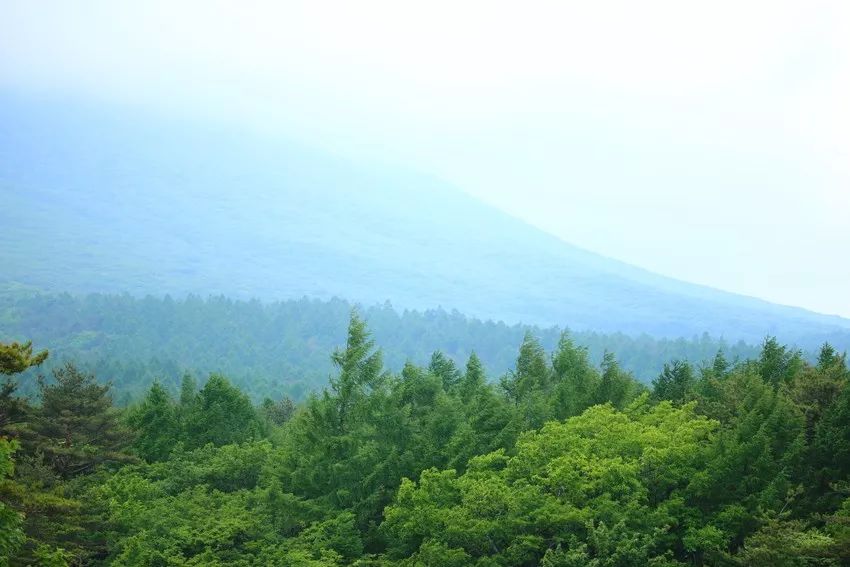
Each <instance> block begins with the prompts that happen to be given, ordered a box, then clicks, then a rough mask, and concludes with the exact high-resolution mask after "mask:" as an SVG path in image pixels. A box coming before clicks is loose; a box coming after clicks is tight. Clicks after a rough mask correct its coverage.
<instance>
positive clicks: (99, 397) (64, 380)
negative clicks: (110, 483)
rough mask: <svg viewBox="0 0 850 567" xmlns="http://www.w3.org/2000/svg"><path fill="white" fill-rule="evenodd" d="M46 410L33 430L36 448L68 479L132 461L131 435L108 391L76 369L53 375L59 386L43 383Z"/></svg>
mask: <svg viewBox="0 0 850 567" xmlns="http://www.w3.org/2000/svg"><path fill="white" fill-rule="evenodd" d="M39 398H40V400H41V407H40V408H39V411H38V412H37V413H36V414H35V415H34V416H33V419H32V420H31V424H30V428H31V429H30V430H31V434H32V436H33V437H34V440H33V442H32V443H33V444H34V445H37V446H38V447H39V450H40V451H41V453H42V454H43V456H44V460H45V462H46V463H47V464H48V465H49V466H50V467H51V468H52V469H53V470H54V471H55V472H56V474H57V475H58V476H59V477H60V478H63V479H68V478H72V477H74V476H77V475H79V474H83V473H86V472H88V471H91V470H92V469H93V468H94V467H95V466H96V465H99V464H104V463H118V462H123V461H127V460H129V458H128V456H127V455H126V454H125V453H124V452H123V449H124V448H125V447H126V446H127V444H128V443H129V437H130V435H129V432H128V431H127V430H126V429H125V428H124V427H122V425H121V423H120V421H119V416H118V412H117V411H116V410H115V408H113V406H112V398H111V396H110V394H109V386H108V385H100V384H98V383H97V382H96V381H95V378H94V376H93V375H91V374H87V373H84V372H81V371H80V370H78V369H77V367H76V366H74V365H73V364H71V363H66V364H65V365H64V366H63V367H61V368H57V369H55V370H54V371H53V381H52V382H48V381H47V380H45V379H39Z"/></svg>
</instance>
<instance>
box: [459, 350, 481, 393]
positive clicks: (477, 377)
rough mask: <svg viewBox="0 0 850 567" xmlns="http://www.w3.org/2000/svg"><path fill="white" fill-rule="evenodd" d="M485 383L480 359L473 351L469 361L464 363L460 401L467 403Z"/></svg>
mask: <svg viewBox="0 0 850 567" xmlns="http://www.w3.org/2000/svg"><path fill="white" fill-rule="evenodd" d="M486 383H487V377H486V376H485V374H484V366H483V365H482V364H481V359H479V358H478V355H477V354H475V351H473V352H472V353H471V354H470V355H469V360H467V361H466V372H465V373H464V375H463V378H462V379H461V382H460V388H459V393H460V399H461V400H463V401H464V403H466V402H468V401H469V400H471V399H472V397H473V396H474V395H475V393H476V392H477V391H478V390H479V389H480V388H481V387H482V386H484V384H486Z"/></svg>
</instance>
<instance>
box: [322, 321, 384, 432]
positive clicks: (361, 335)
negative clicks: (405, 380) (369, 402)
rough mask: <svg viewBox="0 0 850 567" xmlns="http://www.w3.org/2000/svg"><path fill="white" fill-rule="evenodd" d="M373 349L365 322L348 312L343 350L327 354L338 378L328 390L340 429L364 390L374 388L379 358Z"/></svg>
mask: <svg viewBox="0 0 850 567" xmlns="http://www.w3.org/2000/svg"><path fill="white" fill-rule="evenodd" d="M374 346H375V343H374V341H372V339H371V337H370V335H369V331H368V330H367V329H366V322H365V321H363V320H362V319H361V318H360V316H359V315H358V314H357V311H352V312H351V319H350V321H349V323H348V339H347V341H346V344H345V349H343V350H340V349H337V350H335V351H334V352H333V354H332V355H331V361H332V362H333V363H334V366H336V367H337V369H339V375H338V376H337V377H335V378H331V389H332V390H333V392H334V394H335V396H336V399H337V425H338V427H339V428H340V429H343V428H344V427H345V422H346V420H347V418H348V414H349V411H350V410H351V408H352V406H354V405H355V403H356V401H357V399H358V398H360V397H362V395H363V393H364V390H367V389H370V388H374V387H376V386H377V385H378V383H379V381H380V379H381V370H382V368H383V356H382V354H381V351H380V350H373V349H374Z"/></svg>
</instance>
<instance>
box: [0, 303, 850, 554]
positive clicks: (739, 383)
mask: <svg viewBox="0 0 850 567" xmlns="http://www.w3.org/2000/svg"><path fill="white" fill-rule="evenodd" d="M128 324H129V323H128ZM163 326H165V324H164V325H163ZM340 342H341V343H343V344H344V346H343V347H341V348H339V349H337V350H335V351H333V353H332V355H331V357H330V359H331V363H332V365H333V368H334V371H333V373H332V376H331V377H330V381H329V384H328V386H327V387H326V388H324V389H323V390H321V391H319V392H317V393H314V394H311V395H308V396H307V397H306V399H305V400H304V401H303V402H301V403H294V402H292V401H291V400H290V399H288V398H282V399H280V400H277V401H274V400H271V399H266V400H264V401H262V402H260V403H258V404H255V403H252V401H251V399H250V398H249V396H248V395H246V393H245V392H243V391H241V390H240V389H239V388H237V387H236V386H234V385H233V384H232V383H231V382H230V381H229V380H228V379H227V378H225V377H224V376H222V375H219V374H214V375H212V376H210V377H209V378H208V379H206V380H205V381H204V384H203V385H202V386H201V385H199V384H198V383H196V382H195V381H194V379H192V378H191V377H190V376H185V377H183V378H182V381H181V384H180V387H179V388H178V389H177V390H176V391H173V392H172V391H171V389H170V388H167V387H165V385H164V384H162V383H159V382H155V383H153V384H152V385H151V386H150V388H149V389H148V390H147V391H146V393H145V394H144V395H143V396H141V398H140V399H139V400H138V401H137V402H135V403H133V404H131V405H130V406H129V407H126V408H118V407H116V406H115V405H114V404H113V399H112V389H111V387H110V386H109V385H108V384H101V383H99V382H98V381H97V380H96V379H95V377H94V376H92V375H91V374H89V373H87V372H84V371H82V370H80V369H79V368H78V367H77V366H75V365H74V364H72V363H65V364H63V365H61V366H57V367H55V368H54V369H53V371H52V372H51V373H50V377H42V378H41V379H38V380H37V382H36V383H35V384H34V385H33V386H32V387H33V390H34V392H35V396H34V397H33V398H32V399H29V398H27V397H24V396H22V395H21V394H20V391H19V389H18V387H19V385H20V383H19V381H23V380H26V379H27V378H22V376H25V375H24V374H22V372H23V371H24V370H26V369H27V368H29V367H37V366H39V365H41V366H42V367H43V365H44V364H46V362H45V357H47V353H46V352H41V353H39V352H36V351H34V350H33V347H32V345H31V344H28V343H8V344H0V372H2V374H4V375H5V376H6V380H5V384H4V386H3V389H2V392H0V393H1V394H2V395H0V479H2V480H0V564H4V563H6V564H11V565H33V564H40V565H100V564H111V565H128V566H129V565H139V566H141V565H239V566H243V565H245V566H247V565H291V566H339V565H359V566H414V565H416V566H418V565H423V566H444V567H448V566H456V567H461V566H467V565H478V566H484V565H487V566H495V565H504V566H532V565H544V566H547V567H556V566H579V565H581V566H585V565H589V566H599V567H602V566H633V565H655V566H675V565H772V566H774V565H776V566H784V565H788V566H791V565H794V566H797V565H813V566H814V565H819V566H826V565H835V566H837V565H846V564H848V561H850V482H849V481H850V387H848V381H850V373H848V368H847V363H846V357H845V355H844V354H841V353H838V352H836V351H835V350H834V349H833V348H832V347H830V346H829V345H824V346H823V348H822V349H821V351H820V353H819V355H818V356H817V358H816V360H815V361H813V362H811V363H810V362H807V361H806V360H805V359H804V357H802V356H801V354H800V353H799V352H798V351H796V350H794V349H790V348H787V347H786V346H783V345H781V344H780V343H779V342H778V341H777V340H775V339H773V338H768V339H767V340H765V342H764V343H763V345H762V346H761V348H760V349H759V350H758V351H757V352H756V353H755V355H754V356H753V357H752V358H748V359H741V360H737V361H735V360H731V359H729V357H728V356H725V355H724V354H723V353H722V352H721V353H718V354H716V356H715V357H714V358H713V360H711V362H710V363H709V364H705V365H702V366H699V367H696V366H693V365H692V364H690V363H688V362H686V361H683V360H680V359H679V360H668V361H666V362H663V363H662V364H661V370H660V371H659V372H657V374H656V375H655V377H654V379H653V380H652V382H651V384H649V385H646V384H643V383H641V382H639V381H637V380H635V378H634V377H633V374H632V373H630V372H627V371H626V370H624V369H623V368H622V366H621V365H620V363H618V361H617V358H615V357H614V356H613V355H611V354H609V355H606V356H604V357H603V358H602V359H601V361H599V362H598V363H597V362H595V361H594V360H592V357H591V356H590V354H589V352H588V349H587V348H585V347H583V346H580V345H579V344H578V343H577V342H576V341H575V339H573V338H571V337H570V336H569V335H566V334H564V335H561V336H560V337H559V338H558V340H557V342H556V344H555V345H554V347H553V348H552V349H551V350H549V351H548V352H547V349H546V348H545V346H544V345H543V344H542V342H541V341H540V339H539V338H538V337H536V336H535V335H533V334H531V333H528V334H525V335H524V336H523V337H522V338H521V341H520V347H519V352H518V354H517V353H516V352H515V354H514V363H513V364H512V367H511V370H510V371H509V372H507V373H504V374H503V375H501V376H500V377H497V376H488V375H487V372H486V370H485V367H484V365H483V364H482V361H481V359H480V357H479V356H477V355H476V354H475V353H470V354H469V356H468V357H467V359H466V360H465V361H464V362H463V363H462V364H458V363H457V362H455V361H454V360H453V359H452V358H451V357H449V356H446V355H444V354H442V353H440V352H437V353H435V354H433V355H432V356H431V357H430V359H429V360H428V361H427V362H426V363H425V364H421V365H420V364H414V363H407V364H404V365H403V366H402V368H401V369H400V370H399V371H389V370H387V368H386V366H385V364H384V361H383V358H382V354H381V351H379V350H377V349H376V348H375V346H374V344H373V341H372V339H371V337H370V334H369V331H368V330H367V327H366V324H365V322H364V321H363V320H362V319H361V318H360V317H358V316H357V315H356V314H354V315H353V316H352V317H351V319H350V322H349V326H348V330H347V332H346V333H345V334H344V336H343V337H342V340H341V341H340ZM51 356H52V355H51ZM47 360H49V358H48V359H47Z"/></svg>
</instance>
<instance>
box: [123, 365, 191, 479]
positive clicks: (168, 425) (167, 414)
mask: <svg viewBox="0 0 850 567" xmlns="http://www.w3.org/2000/svg"><path fill="white" fill-rule="evenodd" d="M127 423H128V424H129V425H130V427H132V428H133V430H134V431H135V433H136V439H135V441H134V442H133V447H134V448H135V450H136V452H137V453H138V455H139V456H140V457H142V458H143V459H145V460H146V461H148V462H154V461H163V460H165V459H167V458H168V455H169V453H171V450H172V449H173V448H174V446H175V445H176V444H177V442H178V441H179V439H180V427H179V422H178V420H177V409H176V408H175V407H174V403H173V401H172V400H171V396H169V395H168V392H166V391H165V389H164V388H163V387H162V386H161V385H160V383H159V382H154V384H153V386H151V389H150V390H149V391H148V394H147V396H145V399H144V400H142V402H141V403H140V404H138V405H137V406H136V407H133V408H131V409H130V410H129V412H128V415H127Z"/></svg>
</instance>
